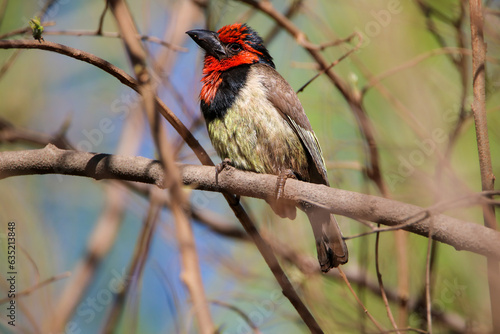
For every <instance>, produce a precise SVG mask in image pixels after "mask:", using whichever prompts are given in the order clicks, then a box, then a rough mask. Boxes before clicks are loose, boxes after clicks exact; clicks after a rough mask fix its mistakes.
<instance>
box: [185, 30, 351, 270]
mask: <svg viewBox="0 0 500 334" xmlns="http://www.w3.org/2000/svg"><path fill="white" fill-rule="evenodd" d="M186 33H187V34H188V35H189V36H190V37H191V38H192V39H193V40H194V41H195V42H196V43H197V44H198V45H199V46H201V47H202V48H203V49H204V50H205V60H204V67H203V78H202V83H203V86H202V89H201V93H200V104H201V111H202V113H203V116H204V117H205V121H206V124H207V129H208V134H209V137H210V140H211V141H212V145H213V146H214V148H215V150H216V152H217V154H218V155H219V156H220V157H221V158H222V159H224V160H226V159H229V160H230V164H231V165H233V166H234V167H236V168H238V169H242V170H247V171H253V172H257V173H265V174H275V175H279V176H280V178H281V179H282V180H286V177H287V176H288V177H290V176H292V177H295V178H297V179H299V180H302V181H307V182H312V183H319V184H325V185H329V183H328V177H327V175H326V168H325V163H324V160H323V156H322V153H321V148H320V146H319V143H318V139H317V138H316V136H315V134H314V132H313V130H312V128H311V124H310V123H309V119H308V118H307V116H306V114H305V112H304V109H303V108H302V105H301V104H300V101H299V99H298V97H297V94H295V92H294V90H293V89H292V87H291V86H290V85H289V84H288V82H286V80H285V79H283V77H282V76H281V75H280V74H279V73H278V72H277V71H276V70H275V66H274V63H273V58H272V57H271V55H270V54H269V52H268V51H267V49H266V48H265V46H264V45H263V41H262V38H261V37H260V36H259V35H258V34H257V33H256V32H255V31H254V30H253V29H251V28H250V27H249V26H247V25H246V24H239V23H236V24H232V25H227V26H224V27H222V28H221V29H219V31H217V32H214V31H209V30H201V29H200V30H190V31H187V32H186ZM281 185H284V182H283V183H282V184H281ZM280 191H281V190H280V189H278V194H279V193H280ZM277 197H279V196H277ZM267 201H268V202H269V203H270V204H271V207H272V208H273V210H274V211H275V212H276V213H277V214H279V215H280V216H282V217H288V218H291V219H294V218H295V215H296V208H295V206H293V205H291V204H290V203H286V202H285V201H284V200H280V199H277V198H274V199H268V200H267ZM301 209H302V210H304V211H305V212H306V214H307V216H308V218H309V220H310V222H311V225H312V229H313V233H314V237H315V239H316V247H317V251H318V260H319V264H320V267H321V269H322V271H324V272H328V270H330V268H332V267H337V266H338V265H339V264H344V263H346V262H347V259H348V253H347V246H346V244H345V242H344V240H343V239H342V233H341V232H340V228H339V226H338V224H337V222H336V220H335V218H334V216H333V215H331V214H330V213H329V212H328V211H325V210H324V209H320V208H317V207H314V206H312V205H307V204H304V205H302V206H301Z"/></svg>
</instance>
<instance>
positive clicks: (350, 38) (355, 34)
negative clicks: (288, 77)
mask: <svg viewBox="0 0 500 334" xmlns="http://www.w3.org/2000/svg"><path fill="white" fill-rule="evenodd" d="M354 36H357V37H358V43H357V44H356V46H355V47H354V48H352V49H351V50H349V51H347V52H346V53H344V54H343V55H342V56H341V57H340V58H339V59H337V60H336V61H334V62H333V63H331V64H330V66H328V67H327V68H324V69H322V70H321V71H319V72H318V73H317V74H316V75H315V76H314V77H312V78H311V79H309V80H308V81H307V82H306V83H305V84H304V85H303V86H302V87H300V88H299V90H297V94H298V93H300V92H302V91H303V90H304V89H305V88H306V87H307V86H308V85H309V84H310V83H311V82H313V81H314V80H315V79H316V78H318V77H319V76H321V75H322V74H324V73H325V72H326V71H328V70H330V69H331V68H333V67H334V66H336V65H337V64H338V63H340V62H341V61H342V60H344V59H346V58H347V57H349V56H350V55H351V54H352V53H353V52H356V51H357V50H358V49H359V48H360V47H361V44H363V36H362V35H361V34H360V33H359V32H357V31H356V32H354V33H353V34H351V35H350V36H348V37H346V38H344V39H341V40H338V41H335V43H336V44H332V45H337V44H340V43H345V42H348V41H351V40H352V39H353V38H354Z"/></svg>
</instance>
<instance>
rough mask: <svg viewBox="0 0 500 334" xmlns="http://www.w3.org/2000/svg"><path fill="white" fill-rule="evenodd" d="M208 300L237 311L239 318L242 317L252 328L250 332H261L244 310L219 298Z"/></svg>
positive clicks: (255, 333) (258, 333)
mask: <svg viewBox="0 0 500 334" xmlns="http://www.w3.org/2000/svg"><path fill="white" fill-rule="evenodd" d="M210 302H211V303H212V304H214V305H218V306H222V307H225V308H227V309H230V310H232V311H234V312H235V313H237V314H238V315H239V316H240V317H241V318H243V320H245V322H246V323H247V324H248V326H250V328H251V329H252V332H253V333H254V334H261V333H262V332H261V331H260V330H259V327H257V325H255V324H254V323H253V321H252V319H250V317H249V316H248V315H247V314H246V313H245V312H243V310H241V309H240V308H239V307H236V306H234V305H232V304H229V303H226V302H223V301H220V300H210Z"/></svg>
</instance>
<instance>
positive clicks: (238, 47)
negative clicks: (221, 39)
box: [229, 43, 241, 52]
mask: <svg viewBox="0 0 500 334" xmlns="http://www.w3.org/2000/svg"><path fill="white" fill-rule="evenodd" d="M229 49H230V50H231V51H233V52H238V51H241V45H239V44H238V43H232V44H229Z"/></svg>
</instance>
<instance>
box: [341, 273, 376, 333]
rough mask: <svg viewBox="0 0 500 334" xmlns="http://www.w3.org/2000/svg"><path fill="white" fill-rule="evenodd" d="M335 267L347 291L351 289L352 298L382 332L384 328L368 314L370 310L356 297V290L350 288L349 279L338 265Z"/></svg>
mask: <svg viewBox="0 0 500 334" xmlns="http://www.w3.org/2000/svg"><path fill="white" fill-rule="evenodd" d="M337 269H338V271H339V274H340V276H341V277H342V279H343V280H344V282H345V284H346V285H347V287H348V288H349V291H351V293H352V295H353V296H354V298H355V299H356V301H357V302H358V304H359V306H361V308H362V309H363V311H364V312H365V314H366V315H367V316H368V318H369V319H370V320H371V322H372V323H373V324H374V325H375V327H377V329H378V330H379V331H380V332H384V331H385V330H384V328H383V327H382V326H381V325H380V324H379V323H378V321H377V320H375V318H374V317H373V316H372V315H371V314H370V312H368V310H367V309H366V307H365V305H363V302H362V301H361V300H360V299H359V298H358V295H357V294H356V292H354V289H353V288H352V286H351V283H349V280H348V279H347V276H346V275H345V274H344V272H343V271H342V269H341V268H340V267H338V268H337Z"/></svg>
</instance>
